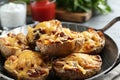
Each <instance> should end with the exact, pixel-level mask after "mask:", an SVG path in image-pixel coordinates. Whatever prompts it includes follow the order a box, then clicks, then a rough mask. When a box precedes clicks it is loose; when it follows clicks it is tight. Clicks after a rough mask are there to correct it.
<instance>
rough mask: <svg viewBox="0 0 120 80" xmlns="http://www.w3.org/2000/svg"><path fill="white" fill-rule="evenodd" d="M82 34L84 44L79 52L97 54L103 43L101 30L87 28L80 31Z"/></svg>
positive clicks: (103, 38)
mask: <svg viewBox="0 0 120 80" xmlns="http://www.w3.org/2000/svg"><path fill="white" fill-rule="evenodd" d="M81 34H82V35H83V36H84V40H85V41H84V44H83V46H82V47H81V49H80V50H79V52H82V53H86V54H98V53H100V52H101V51H102V49H103V48H104V45H105V37H104V34H103V33H102V32H101V31H95V30H94V29H91V28H90V29H88V30H87V31H83V32H81Z"/></svg>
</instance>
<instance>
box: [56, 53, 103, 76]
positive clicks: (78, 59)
mask: <svg viewBox="0 0 120 80" xmlns="http://www.w3.org/2000/svg"><path fill="white" fill-rule="evenodd" d="M57 63H58V64H63V65H64V66H63V67H62V69H63V70H65V69H73V70H74V69H78V70H79V71H80V72H82V73H83V74H86V70H85V69H86V68H87V69H92V68H97V67H100V66H101V58H100V57H98V56H96V55H87V54H80V53H74V54H72V55H69V56H67V57H65V58H62V59H61V60H58V61H57Z"/></svg>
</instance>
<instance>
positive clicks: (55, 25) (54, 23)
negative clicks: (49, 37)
mask: <svg viewBox="0 0 120 80" xmlns="http://www.w3.org/2000/svg"><path fill="white" fill-rule="evenodd" d="M61 28H62V25H61V22H60V21H58V20H50V21H44V22H41V23H38V24H37V25H35V26H34V27H30V26H29V27H28V33H27V40H28V42H29V45H30V46H31V45H32V46H33V45H34V47H35V46H36V45H35V42H36V40H38V39H39V38H40V36H41V35H42V34H51V33H54V32H56V31H59V30H61Z"/></svg>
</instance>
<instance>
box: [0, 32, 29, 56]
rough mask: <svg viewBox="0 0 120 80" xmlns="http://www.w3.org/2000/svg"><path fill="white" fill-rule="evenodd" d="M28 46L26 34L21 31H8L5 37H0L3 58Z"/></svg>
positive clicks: (0, 49)
mask: <svg viewBox="0 0 120 80" xmlns="http://www.w3.org/2000/svg"><path fill="white" fill-rule="evenodd" d="M28 48H29V46H28V43H27V39H26V36H25V35H24V34H22V33H19V34H13V33H8V34H7V36H6V37H1V38H0V51H1V54H2V55H3V56H4V57H5V58H7V57H9V56H10V55H13V54H15V53H16V51H18V50H24V49H28Z"/></svg>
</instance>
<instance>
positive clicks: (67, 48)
mask: <svg viewBox="0 0 120 80" xmlns="http://www.w3.org/2000/svg"><path fill="white" fill-rule="evenodd" d="M83 41H84V38H83V36H82V35H81V34H80V33H79V32H74V31H71V30H70V29H68V28H62V30H61V31H57V32H55V33H51V34H44V35H41V36H40V38H39V40H37V41H36V44H37V47H38V48H39V49H40V52H41V54H43V55H47V56H52V57H53V56H56V57H64V56H67V55H69V54H71V53H72V52H78V51H79V49H80V48H81V46H82V45H83Z"/></svg>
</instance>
